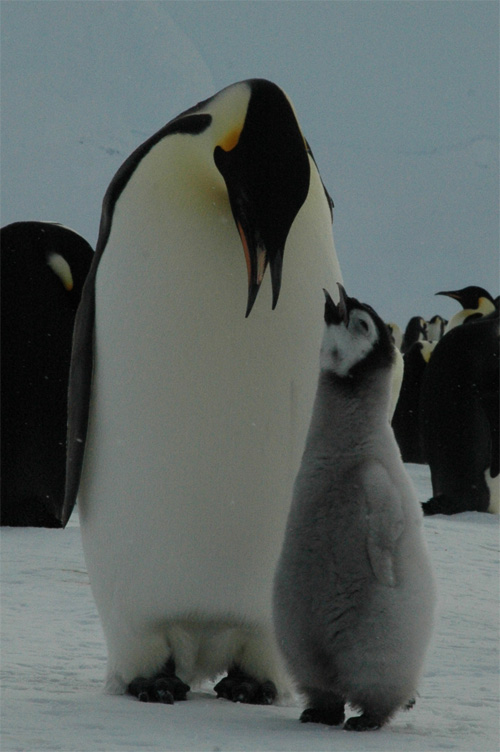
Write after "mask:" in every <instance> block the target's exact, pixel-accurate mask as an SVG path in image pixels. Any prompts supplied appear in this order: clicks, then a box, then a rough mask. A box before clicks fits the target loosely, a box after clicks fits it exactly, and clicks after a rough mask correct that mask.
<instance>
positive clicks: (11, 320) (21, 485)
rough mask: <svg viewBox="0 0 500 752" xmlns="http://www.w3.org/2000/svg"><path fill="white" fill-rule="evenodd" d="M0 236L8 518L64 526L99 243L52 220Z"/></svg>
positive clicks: (4, 513) (20, 225)
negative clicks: (78, 325) (77, 331)
mask: <svg viewBox="0 0 500 752" xmlns="http://www.w3.org/2000/svg"><path fill="white" fill-rule="evenodd" d="M0 238H1V272H2V282H1V284H2V301H1V312H2V364H1V377H2V386H1V389H2V432H1V439H2V441H1V445H2V501H1V507H0V511H1V524H2V525H9V526H36V527H61V524H62V523H61V519H60V513H61V507H62V503H63V499H64V487H65V477H66V428H67V420H68V410H67V391H68V382H69V368H70V359H71V343H72V334H73V325H74V319H75V315H76V310H77V307H78V304H79V301H80V296H81V292H82V288H83V284H84V282H85V279H86V276H87V273H88V270H89V268H90V264H91V261H92V258H93V250H92V248H91V247H90V245H89V244H88V243H87V241H86V240H84V238H82V237H81V236H80V235H78V234H77V233H76V232H74V231H73V230H70V229H68V228H67V227H63V226H61V225H59V224H55V223H51V222H15V223H14V224H10V225H8V226H6V227H3V228H2V230H1V235H0Z"/></svg>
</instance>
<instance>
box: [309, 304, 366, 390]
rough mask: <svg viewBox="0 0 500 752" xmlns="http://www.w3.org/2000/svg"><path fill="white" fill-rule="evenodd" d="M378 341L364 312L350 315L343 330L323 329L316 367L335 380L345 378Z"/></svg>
mask: <svg viewBox="0 0 500 752" xmlns="http://www.w3.org/2000/svg"><path fill="white" fill-rule="evenodd" d="M378 341H379V331H378V328H377V326H376V325H375V322H374V321H373V319H372V317H371V316H370V314H369V313H368V311H365V310H362V309H354V310H351V311H350V314H349V322H348V325H347V326H346V325H345V323H344V322H343V321H342V322H340V323H339V324H330V325H329V326H326V328H325V333H324V336H323V344H322V347H321V355H320V367H321V370H323V371H333V373H335V374H337V375H338V376H347V375H348V374H349V372H350V371H351V370H352V369H353V368H354V366H355V365H357V364H358V363H360V362H361V361H363V360H365V359H366V357H367V356H368V355H369V354H370V352H371V351H372V350H373V349H374V347H376V345H377V343H378Z"/></svg>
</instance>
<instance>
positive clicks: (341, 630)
mask: <svg viewBox="0 0 500 752" xmlns="http://www.w3.org/2000/svg"><path fill="white" fill-rule="evenodd" d="M339 287H340V292H341V295H340V302H339V304H338V305H337V306H336V305H335V304H334V303H333V301H332V299H331V298H330V296H329V295H328V294H326V304H325V315H324V318H325V324H326V327H325V332H324V337H323V344H322V347H321V356H320V375H319V380H318V386H317V391H316V399H315V402H314V408H313V412H312V417H311V422H310V427H309V433H308V436H307V440H306V445H305V449H304V453H303V457H302V463H301V466H300V470H299V472H298V475H297V478H296V480H295V485H294V490H293V497H292V503H291V508H290V512H289V516H288V521H287V526H286V532H285V539H284V542H283V548H282V552H281V556H280V559H279V562H278V566H277V570H276V575H275V584H274V598H273V602H274V622H275V629H276V635H277V639H278V644H279V645H280V647H281V649H282V651H283V654H284V656H285V660H286V663H287V665H288V668H289V670H290V671H291V673H292V675H293V677H294V678H295V680H296V683H297V687H298V689H299V691H300V692H301V693H302V694H303V695H304V697H305V701H306V703H307V704H306V709H305V710H304V712H303V713H302V716H301V720H302V721H303V722H313V723H326V724H329V725H337V724H340V723H342V722H343V721H344V707H345V704H346V703H349V704H350V705H351V706H352V707H354V708H357V709H359V710H361V712H362V714H361V715H360V716H354V717H352V718H349V719H348V720H347V721H346V723H345V725H344V728H346V729H349V730H358V731H363V730H365V729H375V728H380V727H381V726H383V725H384V724H385V723H387V721H388V720H389V719H390V718H391V717H392V716H393V714H394V713H395V712H396V711H397V710H398V709H399V708H404V707H408V706H411V705H412V704H413V702H414V698H415V694H416V691H417V686H418V681H419V678H420V674H421V671H422V667H423V662H424V658H425V654H426V651H427V646H428V643H429V639H430V636H431V632H432V625H433V614H434V604H435V583H434V576H433V573H432V568H431V564H430V560H429V555H428V552H427V546H426V543H425V539H424V535H423V529H422V510H421V508H420V504H419V502H418V499H417V497H416V494H415V491H414V489H413V487H412V484H411V481H410V479H409V477H408V475H407V473H406V471H405V468H404V466H403V463H402V461H401V457H400V454H399V450H398V447H397V444H396V442H395V440H394V435H393V432H392V430H391V428H390V425H389V423H388V421H387V409H388V403H389V400H390V392H391V370H392V366H393V360H394V345H393V343H392V340H391V337H390V335H389V332H388V330H387V327H386V325H385V324H384V323H383V321H382V320H381V319H380V318H379V317H378V316H377V314H376V313H375V311H374V310H373V309H372V308H370V307H369V306H367V305H364V304H362V303H360V302H359V301H357V300H356V299H354V298H349V297H348V296H347V295H346V294H345V291H344V290H343V288H342V287H341V286H339Z"/></svg>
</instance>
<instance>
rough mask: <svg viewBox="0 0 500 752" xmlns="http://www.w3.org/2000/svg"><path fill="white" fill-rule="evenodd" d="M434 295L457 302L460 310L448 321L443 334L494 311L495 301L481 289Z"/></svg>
mask: <svg viewBox="0 0 500 752" xmlns="http://www.w3.org/2000/svg"><path fill="white" fill-rule="evenodd" d="M436 295H446V296H448V297H449V298H454V299H455V300H458V302H459V303H460V305H461V306H462V310H461V311H459V312H458V313H456V314H455V315H454V316H452V317H451V319H450V320H449V321H448V323H447V324H446V327H445V333H446V332H449V331H450V330H451V329H454V328H455V327H456V326H460V324H464V323H465V322H466V321H467V320H469V321H470V320H471V319H472V318H475V319H478V318H481V316H487V315H488V314H490V313H493V311H494V310H495V301H494V300H493V298H492V297H491V295H490V293H489V292H488V291H487V290H485V289H484V288H483V287H476V286H474V285H472V286H470V287H463V288H462V289H461V290H450V291H448V292H444V291H441V292H437V293H436Z"/></svg>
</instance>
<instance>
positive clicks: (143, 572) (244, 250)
mask: <svg viewBox="0 0 500 752" xmlns="http://www.w3.org/2000/svg"><path fill="white" fill-rule="evenodd" d="M245 262H246V263H245ZM338 279H340V269H339V265H338V261H337V256H336V253H335V248H334V243H333V236H332V203H331V200H330V199H329V197H328V195H327V193H326V191H325V188H324V185H323V183H322V180H321V177H320V175H319V172H318V169H317V166H316V164H315V161H314V159H313V157H312V154H311V150H310V148H309V146H308V144H307V141H306V139H305V138H304V135H303V134H302V132H301V129H300V126H299V123H298V121H297V117H296V115H295V111H294V109H293V105H292V104H291V102H290V100H289V99H288V97H287V95H286V94H285V93H284V92H283V91H282V90H281V89H280V88H279V87H278V86H276V85H275V84H273V83H272V82H270V81H265V80H263V79H250V80H248V81H241V82H238V83H235V84H233V85H231V86H228V87H226V88H225V89H223V90H222V91H219V92H218V93H217V94H215V95H214V96H212V97H210V98H209V99H207V100H205V101H203V102H200V103H199V104H197V105H195V106H194V107H192V108H191V109H189V110H187V111H185V112H183V113H181V114H180V115H178V116H177V117H175V118H174V119H173V120H171V121H170V122H169V123H167V125H165V126H164V127H163V128H162V129H161V130H160V131H158V132H157V133H156V134H154V135H153V136H151V137H150V138H149V139H148V140H147V141H145V142H144V143H143V144H142V145H141V146H139V147H138V148H137V150H136V151H135V152H134V153H133V154H132V155H130V157H129V158H128V159H127V160H126V161H125V162H124V164H123V165H122V167H121V168H120V169H119V171H118V172H117V174H116V175H115V177H114V178H113V180H112V182H111V183H110V186H109V188H108V191H107V193H106V196H105V198H104V202H103V214H102V220H101V229H100V234H99V240H98V243H97V249H96V254H95V259H94V263H93V265H92V269H91V271H90V273H89V277H88V280H87V283H86V285H85V290H84V293H83V297H82V303H81V305H80V308H79V311H78V316H77V322H76V325H75V338H74V343H75V344H74V350H73V361H72V373H71V380H70V398H69V404H70V408H71V409H70V420H69V433H68V469H69V470H68V485H67V496H66V501H65V507H64V510H63V513H62V516H63V520H66V519H67V518H68V515H69V513H70V511H71V508H72V506H73V504H74V502H75V498H76V494H77V491H78V511H79V517H80V528H81V532H82V540H83V549H84V554H85V560H86V563H87V566H88V571H89V576H90V582H91V586H92V592H93V595H94V598H95V600H96V603H97V607H98V610H99V615H100V618H101V622H102V625H103V628H104V633H105V636H106V642H107V648H108V668H107V676H106V690H107V691H108V692H110V693H115V694H120V693H125V692H128V693H130V694H132V695H134V696H136V697H138V698H139V699H140V700H147V701H151V702H168V701H172V702H173V701H174V700H176V699H185V698H186V693H187V691H188V689H189V685H192V683H193V682H200V681H202V680H206V679H208V678H214V677H216V676H220V675H223V678H222V679H221V681H220V682H218V684H217V685H216V686H215V688H214V689H215V691H216V693H217V694H218V695H219V696H220V697H222V698H226V699H229V700H233V701H242V702H247V703H270V702H273V701H274V699H275V698H276V696H277V694H279V693H282V692H286V687H287V676H286V672H285V671H284V670H283V668H282V660H281V657H280V654H279V651H278V648H277V646H276V643H275V639H274V633H273V628H272V616H271V590H272V572H273V571H274V567H275V565H276V560H277V557H278V554H279V546H280V542H281V539H282V535H283V530H284V527H285V522H286V516H287V512H288V506H289V493H290V489H291V487H292V485H293V479H294V477H295V474H296V472H297V468H298V466H299V463H300V457H301V453H302V447H303V443H304V440H305V435H306V433H307V426H308V423H309V417H310V411H311V407H312V403H313V400H314V392H315V387H316V378H317V371H316V367H315V361H316V358H317V351H318V348H319V343H320V341H321V334H322V322H321V308H322V304H321V301H320V300H319V299H318V294H317V292H318V290H320V289H321V287H323V286H325V285H329V284H334V283H335V281H336V280H338ZM325 280H329V282H328V281H325ZM84 450H85V451H84Z"/></svg>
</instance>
